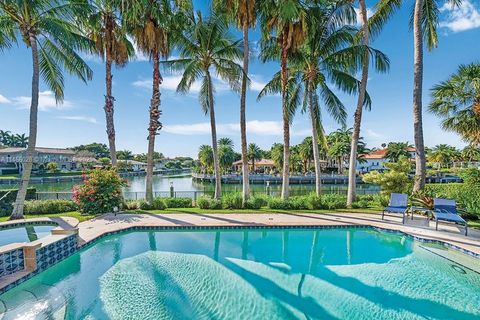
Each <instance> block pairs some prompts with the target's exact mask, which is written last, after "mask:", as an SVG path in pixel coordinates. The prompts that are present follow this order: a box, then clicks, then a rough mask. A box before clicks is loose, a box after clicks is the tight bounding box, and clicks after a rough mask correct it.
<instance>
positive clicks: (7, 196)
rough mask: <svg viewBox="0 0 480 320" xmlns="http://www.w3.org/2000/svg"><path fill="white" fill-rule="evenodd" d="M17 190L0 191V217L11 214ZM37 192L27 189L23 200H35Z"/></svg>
mask: <svg viewBox="0 0 480 320" xmlns="http://www.w3.org/2000/svg"><path fill="white" fill-rule="evenodd" d="M17 192H18V189H4V190H0V199H2V200H0V217H6V216H9V215H11V214H12V210H13V203H14V202H15V200H16V199H17ZM36 193H37V190H36V189H35V188H28V189H27V195H26V196H25V200H33V199H35V194H36Z"/></svg>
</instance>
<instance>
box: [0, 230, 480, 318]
mask: <svg viewBox="0 0 480 320" xmlns="http://www.w3.org/2000/svg"><path fill="white" fill-rule="evenodd" d="M449 252H450V251H449V250H447V249H445V248H443V247H442V246H439V245H428V244H424V243H419V242H415V241H413V240H412V239H410V238H409V237H406V236H402V235H399V234H396V233H387V232H383V231H377V230H374V229H371V228H338V229H234V230H225V229H223V230H215V229H212V230H203V231H192V230H188V231H186V230H185V231H158V232H148V231H137V232H129V233H123V234H118V235H112V236H108V237H105V238H103V239H101V240H99V241H98V242H97V243H96V244H94V245H91V246H89V247H86V248H84V249H82V250H80V251H79V252H78V253H76V254H74V255H72V256H71V257H69V258H67V259H66V260H64V261H62V262H60V263H59V264H57V265H55V266H53V267H51V268H50V269H48V270H46V271H44V272H42V273H41V274H39V275H37V276H35V277H33V278H32V279H30V280H28V281H27V282H25V283H23V284H21V285H20V286H18V287H16V288H14V289H12V290H10V291H8V292H7V293H5V294H3V295H1V296H0V319H2V320H3V319H5V320H6V319H425V318H428V319H437V318H438V319H479V317H480V274H479V273H477V272H476V271H474V270H473V269H471V268H469V267H466V265H465V266H464V265H460V264H457V263H455V262H453V261H452V260H449V259H447V258H448V257H449ZM455 254H457V253H455ZM445 257H447V258H445ZM462 259H464V260H465V261H468V262H469V263H471V265H478V260H474V258H471V257H467V256H462ZM2 308H3V310H1V309H2ZM2 313H3V314H2ZM2 316H3V318H2Z"/></svg>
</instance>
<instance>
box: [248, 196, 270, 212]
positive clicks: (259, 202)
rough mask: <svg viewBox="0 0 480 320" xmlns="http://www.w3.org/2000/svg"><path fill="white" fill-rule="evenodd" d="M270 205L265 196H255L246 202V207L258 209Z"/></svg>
mask: <svg viewBox="0 0 480 320" xmlns="http://www.w3.org/2000/svg"><path fill="white" fill-rule="evenodd" d="M267 205H268V201H267V199H266V198H265V197H259V196H253V197H250V198H249V199H248V200H247V201H246V202H245V209H251V210H258V209H260V208H262V207H265V206H267Z"/></svg>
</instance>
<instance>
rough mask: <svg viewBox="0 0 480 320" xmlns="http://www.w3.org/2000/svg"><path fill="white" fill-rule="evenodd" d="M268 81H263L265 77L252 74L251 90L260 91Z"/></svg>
mask: <svg viewBox="0 0 480 320" xmlns="http://www.w3.org/2000/svg"><path fill="white" fill-rule="evenodd" d="M266 84H267V83H266V82H265V81H263V78H262V77H261V76H259V75H256V74H251V75H250V90H251V91H256V92H260V91H262V89H263V88H264V87H265V85H266Z"/></svg>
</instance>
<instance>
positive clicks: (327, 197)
mask: <svg viewBox="0 0 480 320" xmlns="http://www.w3.org/2000/svg"><path fill="white" fill-rule="evenodd" d="M322 207H323V208H324V209H329V210H332V209H345V208H346V207H347V197H346V196H343V195H340V194H333V193H332V194H324V195H322Z"/></svg>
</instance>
